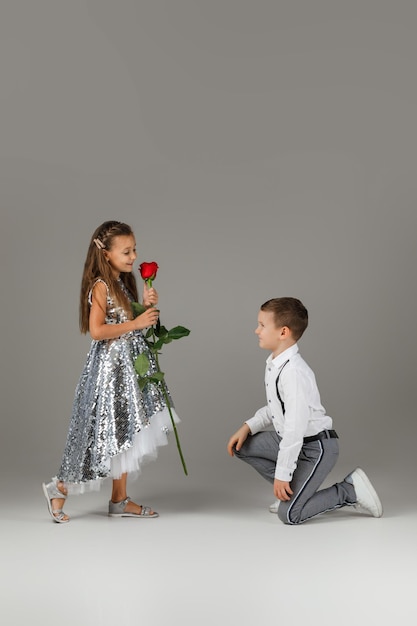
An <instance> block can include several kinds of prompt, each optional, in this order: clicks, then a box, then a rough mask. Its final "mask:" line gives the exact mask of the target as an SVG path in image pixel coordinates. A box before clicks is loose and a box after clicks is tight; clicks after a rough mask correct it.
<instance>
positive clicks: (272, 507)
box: [269, 500, 279, 513]
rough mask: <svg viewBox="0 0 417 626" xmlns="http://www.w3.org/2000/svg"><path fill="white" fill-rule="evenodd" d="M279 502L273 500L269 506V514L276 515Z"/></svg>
mask: <svg viewBox="0 0 417 626" xmlns="http://www.w3.org/2000/svg"><path fill="white" fill-rule="evenodd" d="M278 507H279V500H275V502H273V503H272V504H270V505H269V512H270V513H278Z"/></svg>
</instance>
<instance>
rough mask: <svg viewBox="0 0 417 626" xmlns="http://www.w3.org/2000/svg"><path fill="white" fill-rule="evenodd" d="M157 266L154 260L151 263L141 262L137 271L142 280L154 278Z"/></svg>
mask: <svg viewBox="0 0 417 626" xmlns="http://www.w3.org/2000/svg"><path fill="white" fill-rule="evenodd" d="M158 267H159V266H158V263H156V262H155V261H152V262H151V263H141V264H140V265H139V271H140V275H141V276H142V278H143V280H154V278H155V276H156V273H157V271H158Z"/></svg>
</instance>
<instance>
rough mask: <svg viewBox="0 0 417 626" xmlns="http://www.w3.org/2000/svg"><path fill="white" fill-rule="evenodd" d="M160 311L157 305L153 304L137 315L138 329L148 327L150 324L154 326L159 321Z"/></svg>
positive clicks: (136, 323)
mask: <svg viewBox="0 0 417 626" xmlns="http://www.w3.org/2000/svg"><path fill="white" fill-rule="evenodd" d="M158 317H159V311H158V309H156V308H155V307H153V306H151V307H150V308H149V309H148V310H147V311H145V312H144V313H142V314H141V315H138V316H137V317H135V319H134V322H135V328H136V330H142V329H143V328H148V326H154V325H155V324H156V322H157V321H158Z"/></svg>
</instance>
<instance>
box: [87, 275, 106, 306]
mask: <svg viewBox="0 0 417 626" xmlns="http://www.w3.org/2000/svg"><path fill="white" fill-rule="evenodd" d="M97 283H103V285H105V286H106V289H107V297H109V296H110V290H109V286H108V284H107V283H106V282H104V280H103V279H102V278H97V280H96V281H95V283H94V284H93V286H92V287H91V289H90V291H89V292H88V304H89V305H90V306H91V305H92V301H93V290H94V287H95V286H96V285H97Z"/></svg>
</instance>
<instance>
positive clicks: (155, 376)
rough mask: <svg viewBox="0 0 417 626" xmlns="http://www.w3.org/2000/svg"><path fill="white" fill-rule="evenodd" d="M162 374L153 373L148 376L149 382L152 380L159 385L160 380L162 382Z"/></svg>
mask: <svg viewBox="0 0 417 626" xmlns="http://www.w3.org/2000/svg"><path fill="white" fill-rule="evenodd" d="M164 376H165V374H164V372H155V373H154V374H152V375H151V376H149V380H153V381H154V382H156V383H159V382H160V381H161V380H164Z"/></svg>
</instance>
